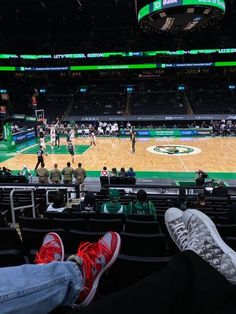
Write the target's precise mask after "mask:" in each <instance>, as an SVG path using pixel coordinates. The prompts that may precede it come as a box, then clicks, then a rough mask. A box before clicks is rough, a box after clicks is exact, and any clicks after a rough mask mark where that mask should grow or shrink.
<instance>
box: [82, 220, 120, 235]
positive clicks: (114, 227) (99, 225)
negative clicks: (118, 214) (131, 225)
mask: <svg viewBox="0 0 236 314" xmlns="http://www.w3.org/2000/svg"><path fill="white" fill-rule="evenodd" d="M87 227H88V230H89V231H95V232H106V231H116V232H120V231H122V229H123V220H122V219H119V218H118V219H95V218H91V219H89V220H88V222H87Z"/></svg>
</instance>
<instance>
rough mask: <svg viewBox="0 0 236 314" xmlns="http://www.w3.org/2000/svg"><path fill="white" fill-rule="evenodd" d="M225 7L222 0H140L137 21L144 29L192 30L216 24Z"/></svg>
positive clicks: (221, 16)
mask: <svg viewBox="0 0 236 314" xmlns="http://www.w3.org/2000/svg"><path fill="white" fill-rule="evenodd" d="M225 8H226V5H225V1H224V0H157V1H154V2H152V3H148V2H147V1H140V4H139V13H138V21H139V24H140V26H141V28H142V29H144V30H153V31H158V32H178V31H193V30H199V29H202V28H205V27H207V26H208V25H214V24H217V23H218V22H219V20H221V19H222V18H223V16H224V14H225Z"/></svg>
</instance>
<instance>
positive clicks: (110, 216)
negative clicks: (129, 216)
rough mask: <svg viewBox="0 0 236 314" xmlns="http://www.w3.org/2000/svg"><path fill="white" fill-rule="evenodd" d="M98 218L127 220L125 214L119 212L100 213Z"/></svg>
mask: <svg viewBox="0 0 236 314" xmlns="http://www.w3.org/2000/svg"><path fill="white" fill-rule="evenodd" d="M97 218H98V219H108V220H109V219H122V220H125V218H126V216H125V214H122V213H118V214H107V213H100V214H99V215H98V217H97Z"/></svg>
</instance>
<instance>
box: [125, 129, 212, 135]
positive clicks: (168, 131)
mask: <svg viewBox="0 0 236 314" xmlns="http://www.w3.org/2000/svg"><path fill="white" fill-rule="evenodd" d="M211 133H212V130H211V129H157V130H145V129H143V130H139V129H138V130H136V136H137V137H188V136H190V137H192V136H209V135H211ZM120 135H121V136H130V131H129V130H127V129H124V130H120Z"/></svg>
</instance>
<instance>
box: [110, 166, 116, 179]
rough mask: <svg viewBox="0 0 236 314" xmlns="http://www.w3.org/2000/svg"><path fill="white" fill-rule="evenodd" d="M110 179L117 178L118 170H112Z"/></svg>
mask: <svg viewBox="0 0 236 314" xmlns="http://www.w3.org/2000/svg"><path fill="white" fill-rule="evenodd" d="M110 177H117V170H116V168H112V169H111V172H110Z"/></svg>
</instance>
